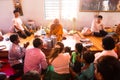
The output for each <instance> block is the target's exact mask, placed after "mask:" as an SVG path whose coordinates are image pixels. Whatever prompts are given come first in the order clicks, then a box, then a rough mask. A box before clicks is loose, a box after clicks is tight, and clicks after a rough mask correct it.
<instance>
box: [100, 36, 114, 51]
mask: <svg viewBox="0 0 120 80" xmlns="http://www.w3.org/2000/svg"><path fill="white" fill-rule="evenodd" d="M102 45H103V48H104V49H105V50H112V49H114V48H115V41H114V39H113V38H112V37H111V36H105V37H104V38H103V39H102Z"/></svg>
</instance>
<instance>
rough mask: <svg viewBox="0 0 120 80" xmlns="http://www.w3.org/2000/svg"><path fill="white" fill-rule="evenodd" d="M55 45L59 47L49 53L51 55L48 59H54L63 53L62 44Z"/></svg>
mask: <svg viewBox="0 0 120 80" xmlns="http://www.w3.org/2000/svg"><path fill="white" fill-rule="evenodd" d="M56 45H59V46H60V48H57V47H55V48H54V49H53V50H52V51H51V55H50V57H49V58H53V59H55V58H56V57H57V56H58V54H59V53H61V52H62V51H63V49H64V44H63V43H61V42H57V43H56Z"/></svg>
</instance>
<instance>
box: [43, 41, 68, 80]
mask: <svg viewBox="0 0 120 80" xmlns="http://www.w3.org/2000/svg"><path fill="white" fill-rule="evenodd" d="M63 50H64V44H63V43H61V42H57V44H56V45H55V48H54V49H53V51H52V53H51V55H50V56H49V58H48V62H49V65H51V66H52V70H51V75H50V79H51V80H69V79H70V72H69V63H70V55H69V54H64V52H63ZM53 72H54V73H53ZM45 77H46V76H45Z"/></svg>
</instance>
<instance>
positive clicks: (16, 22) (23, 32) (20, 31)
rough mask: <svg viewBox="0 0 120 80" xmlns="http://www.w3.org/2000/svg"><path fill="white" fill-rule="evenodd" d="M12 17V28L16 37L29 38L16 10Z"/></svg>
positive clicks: (28, 33)
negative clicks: (16, 34)
mask: <svg viewBox="0 0 120 80" xmlns="http://www.w3.org/2000/svg"><path fill="white" fill-rule="evenodd" d="M13 13H14V16H15V18H13V26H14V28H15V32H17V33H18V35H19V36H20V37H22V38H26V37H27V36H30V35H31V34H30V32H28V30H27V28H26V27H25V26H24V25H23V22H22V20H21V19H20V17H19V15H20V14H19V11H18V10H14V12H13Z"/></svg>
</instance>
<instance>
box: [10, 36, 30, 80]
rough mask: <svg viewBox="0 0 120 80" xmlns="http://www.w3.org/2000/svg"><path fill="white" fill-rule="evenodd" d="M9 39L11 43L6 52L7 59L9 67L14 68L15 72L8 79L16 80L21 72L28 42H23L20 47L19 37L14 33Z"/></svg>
mask: <svg viewBox="0 0 120 80" xmlns="http://www.w3.org/2000/svg"><path fill="white" fill-rule="evenodd" d="M10 41H11V42H12V45H11V47H10V50H9V53H8V59H9V63H10V65H11V67H12V68H13V69H14V70H15V74H13V75H11V76H10V78H9V80H16V79H17V78H19V77H20V76H22V74H23V61H22V59H23V58H24V55H25V49H26V48H27V47H28V45H29V43H28V42H27V43H26V44H24V47H20V45H19V43H20V40H19V37H18V35H16V34H13V35H11V36H10Z"/></svg>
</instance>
